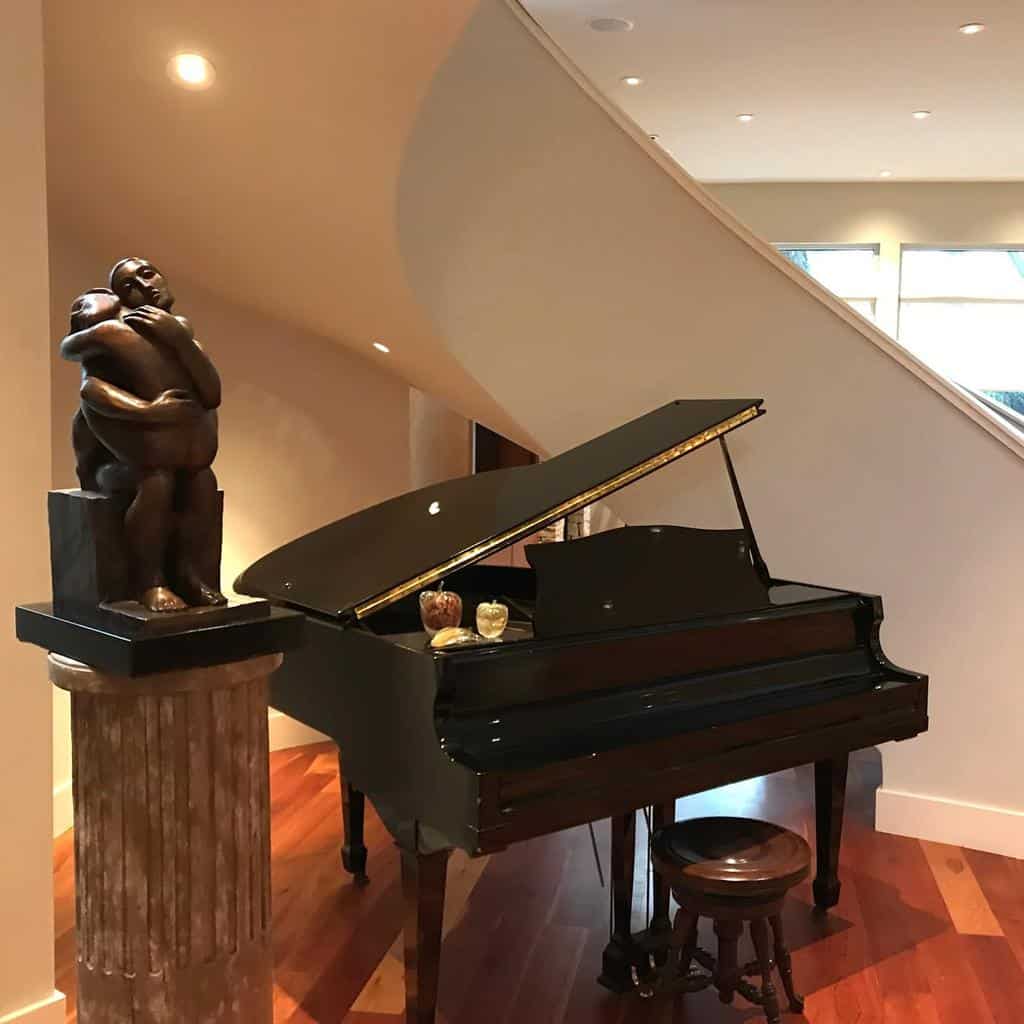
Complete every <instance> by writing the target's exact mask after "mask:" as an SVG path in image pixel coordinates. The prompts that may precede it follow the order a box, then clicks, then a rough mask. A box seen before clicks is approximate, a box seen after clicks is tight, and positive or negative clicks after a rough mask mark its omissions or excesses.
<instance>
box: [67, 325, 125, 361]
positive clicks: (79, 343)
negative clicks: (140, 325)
mask: <svg viewBox="0 0 1024 1024" xmlns="http://www.w3.org/2000/svg"><path fill="white" fill-rule="evenodd" d="M125 331H128V332H129V333H130V332H131V328H130V327H127V326H126V325H125V324H123V323H122V322H121V321H120V320H104V321H102V322H101V323H98V324H93V325H92V326H91V327H86V328H84V329H83V330H81V331H75V332H74V333H72V334H69V335H68V336H67V337H66V338H65V339H64V340H63V341H62V342H61V343H60V354H61V355H62V356H63V357H64V358H65V359H70V360H71V361H72V362H81V361H82V360H83V359H87V358H88V357H89V356H91V355H95V354H96V353H99V352H105V351H107V350H108V349H109V348H110V346H111V344H112V343H113V342H114V340H115V339H116V338H117V335H118V334H120V333H123V332H125Z"/></svg>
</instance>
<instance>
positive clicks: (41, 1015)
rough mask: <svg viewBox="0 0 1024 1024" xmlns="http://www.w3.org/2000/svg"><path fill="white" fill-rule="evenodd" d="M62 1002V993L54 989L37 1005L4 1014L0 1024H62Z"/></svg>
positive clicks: (63, 1011)
mask: <svg viewBox="0 0 1024 1024" xmlns="http://www.w3.org/2000/svg"><path fill="white" fill-rule="evenodd" d="M64 1002H65V1000H64V993H63V992H58V991H57V990H56V989H54V992H53V995H51V996H48V997H47V998H46V999H42V1000H40V1001H39V1002H38V1003H32V1005H31V1006H24V1007H22V1008H21V1009H20V1010H14V1011H12V1012H11V1013H5V1014H4V1015H3V1016H2V1017H0V1024H64V1017H65V1013H66V1009H65V1006H64Z"/></svg>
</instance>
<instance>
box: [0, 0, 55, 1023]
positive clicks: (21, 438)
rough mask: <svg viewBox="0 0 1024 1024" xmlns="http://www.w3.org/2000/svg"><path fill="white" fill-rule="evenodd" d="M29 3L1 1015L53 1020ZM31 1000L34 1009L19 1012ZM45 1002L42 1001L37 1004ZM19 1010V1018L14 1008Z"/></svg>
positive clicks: (9, 213) (38, 49)
mask: <svg viewBox="0 0 1024 1024" xmlns="http://www.w3.org/2000/svg"><path fill="white" fill-rule="evenodd" d="M41 17H42V15H41V8H40V4H39V3H38V2H25V3H20V4H14V5H12V6H10V7H9V8H8V9H6V10H5V12H4V30H3V32H2V33H0V124H2V125H3V131H4V140H5V141H4V172H3V183H2V186H0V224H2V225H3V228H2V240H0V323H2V324H3V328H2V337H3V353H4V369H5V378H6V387H5V393H4V401H3V403H0V429H2V430H3V435H4V486H3V489H2V492H0V518H2V521H3V532H2V534H0V548H2V551H0V563H2V564H3V567H4V571H3V577H2V579H0V605H2V607H3V609H4V622H5V627H4V629H3V631H2V632H0V658H2V660H0V664H2V666H3V668H2V677H3V678H2V684H0V693H2V694H3V714H2V715H0V827H2V832H0V842H2V845H3V855H2V856H0V1018H3V1019H4V1020H7V1019H8V1018H7V1015H12V1016H11V1020H15V1019H21V1020H24V1021H25V1022H26V1024H28V1021H29V1020H30V1019H31V1022H32V1024H44V1022H45V1024H50V1022H53V1024H56V1022H57V1021H62V1020H63V1006H62V1000H60V999H58V1000H57V1001H53V998H54V990H53V896H52V893H53V889H52V886H53V882H52V874H51V872H52V868H51V862H52V849H51V846H50V807H51V803H50V779H51V767H50V740H51V726H50V684H49V683H48V682H47V678H46V656H45V654H44V653H43V652H42V651H41V650H39V649H38V648H35V647H27V646H23V645H21V644H18V643H17V642H16V641H15V639H14V635H13V611H12V609H13V606H14V605H15V604H16V603H19V602H23V601H38V600H45V598H46V595H47V593H48V592H49V568H48V563H47V551H48V541H47V533H46V491H47V487H48V485H49V476H50V472H49V458H50V408H49V384H50V380H49V357H48V351H47V344H46V338H47V334H48V332H49V323H48V315H47V311H48V301H49V300H48V297H47V277H46V260H47V253H46V195H45V184H46V176H45V155H44V136H43V63H42V20H41ZM32 1004H40V1005H39V1007H38V1009H37V1010H36V1011H35V1012H34V1013H32V1012H30V1011H27V1012H26V1013H25V1015H24V1016H22V1015H21V1014H20V1013H19V1011H22V1010H26V1008H27V1007H29V1006H31V1005H32ZM47 1004H48V1005H47ZM15 1015H17V1016H15Z"/></svg>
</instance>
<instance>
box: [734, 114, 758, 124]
mask: <svg viewBox="0 0 1024 1024" xmlns="http://www.w3.org/2000/svg"><path fill="white" fill-rule="evenodd" d="M736 120H737V121H742V122H743V124H750V122H751V121H753V120H754V115H753V114H737V115H736Z"/></svg>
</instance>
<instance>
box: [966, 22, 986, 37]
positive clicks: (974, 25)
mask: <svg viewBox="0 0 1024 1024" xmlns="http://www.w3.org/2000/svg"><path fill="white" fill-rule="evenodd" d="M984 31H985V26H984V25H982V23H981V22H980V21H969V22H968V23H967V24H966V25H961V26H960V32H961V33H963V35H965V36H976V35H977V34H978V33H979V32H984Z"/></svg>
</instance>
